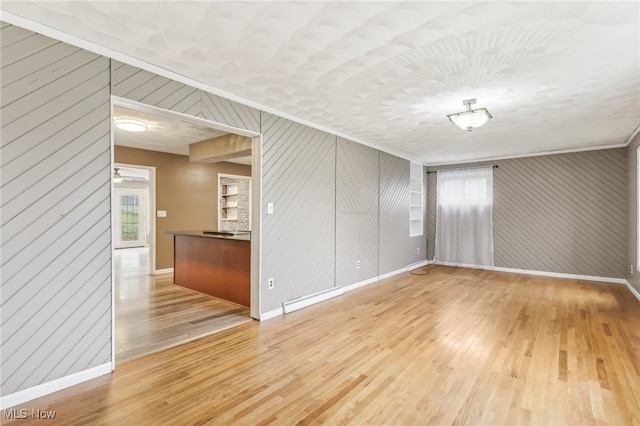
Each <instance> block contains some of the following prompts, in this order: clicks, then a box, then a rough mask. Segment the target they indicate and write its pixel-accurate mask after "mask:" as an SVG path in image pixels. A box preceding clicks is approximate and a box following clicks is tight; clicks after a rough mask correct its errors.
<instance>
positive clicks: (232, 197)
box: [220, 184, 238, 220]
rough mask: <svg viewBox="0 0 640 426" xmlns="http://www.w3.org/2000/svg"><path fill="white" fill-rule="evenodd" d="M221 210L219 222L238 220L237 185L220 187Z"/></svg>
mask: <svg viewBox="0 0 640 426" xmlns="http://www.w3.org/2000/svg"><path fill="white" fill-rule="evenodd" d="M221 189H222V206H221V207H222V210H221V212H220V214H221V217H220V220H238V198H237V197H238V185H236V184H229V185H221Z"/></svg>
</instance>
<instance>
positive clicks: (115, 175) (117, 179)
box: [113, 167, 122, 183]
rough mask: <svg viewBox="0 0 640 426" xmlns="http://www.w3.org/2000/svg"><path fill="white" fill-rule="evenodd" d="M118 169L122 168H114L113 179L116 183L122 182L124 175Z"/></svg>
mask: <svg viewBox="0 0 640 426" xmlns="http://www.w3.org/2000/svg"><path fill="white" fill-rule="evenodd" d="M118 170H120V169H119V168H117V167H116V168H114V169H113V181H114V182H115V183H120V182H122V176H121V175H120V173H119V172H118Z"/></svg>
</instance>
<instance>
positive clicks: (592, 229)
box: [428, 148, 628, 278]
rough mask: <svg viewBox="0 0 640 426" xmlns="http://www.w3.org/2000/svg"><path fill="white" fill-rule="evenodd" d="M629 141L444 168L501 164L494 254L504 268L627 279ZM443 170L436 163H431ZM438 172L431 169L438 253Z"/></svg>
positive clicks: (497, 179) (432, 234)
mask: <svg viewBox="0 0 640 426" xmlns="http://www.w3.org/2000/svg"><path fill="white" fill-rule="evenodd" d="M625 150H626V149H625V148H617V149H606V150H598V151H586V152H578V153H571V154H556V155H546V156H539V157H528V158H518V159H510V160H500V161H493V162H490V163H487V162H483V163H474V164H462V165H451V166H446V167H441V168H444V169H447V168H455V167H474V166H480V165H487V164H495V165H498V168H497V169H495V170H494V209H493V235H494V237H493V238H494V261H495V265H496V266H498V267H504V268H515V269H526V270H535V271H547V272H556V273H567V274H579V275H592V276H599V277H611V278H624V277H625V271H626V270H627V269H626V268H628V266H626V265H625V263H626V260H625V259H626V239H627V156H626V152H625ZM429 170H436V168H429ZM436 182H437V179H436V174H435V173H432V174H430V175H429V190H428V194H429V205H428V210H429V221H428V225H429V226H428V239H429V242H430V244H429V258H430V259H432V258H433V253H434V251H433V249H434V246H433V244H432V243H431V242H432V241H434V238H435V219H436V217H435V216H436V214H435V211H436V203H437V194H436V184H437V183H436Z"/></svg>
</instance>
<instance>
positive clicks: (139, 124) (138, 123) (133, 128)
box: [113, 118, 149, 132]
mask: <svg viewBox="0 0 640 426" xmlns="http://www.w3.org/2000/svg"><path fill="white" fill-rule="evenodd" d="M113 123H114V124H115V125H116V127H117V128H118V129H122V130H126V131H128V132H144V131H145V130H147V128H148V127H149V126H148V124H147V123H145V122H144V121H142V120H136V119H134V118H116V119H115V120H113Z"/></svg>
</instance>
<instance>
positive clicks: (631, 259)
mask: <svg viewBox="0 0 640 426" xmlns="http://www.w3.org/2000/svg"><path fill="white" fill-rule="evenodd" d="M638 146H640V134H639V135H638V136H636V137H635V138H634V139H633V140H632V141H631V143H630V144H629V146H628V147H627V172H628V175H627V189H628V194H627V197H628V200H629V201H628V204H627V217H628V221H627V222H628V224H627V265H633V273H630V271H629V270H627V281H629V284H631V285H632V286H633V288H635V289H636V290H637V291H638V292H640V272H638V208H637V206H638V163H637V153H636V152H637V149H638ZM627 267H628V266H627Z"/></svg>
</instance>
